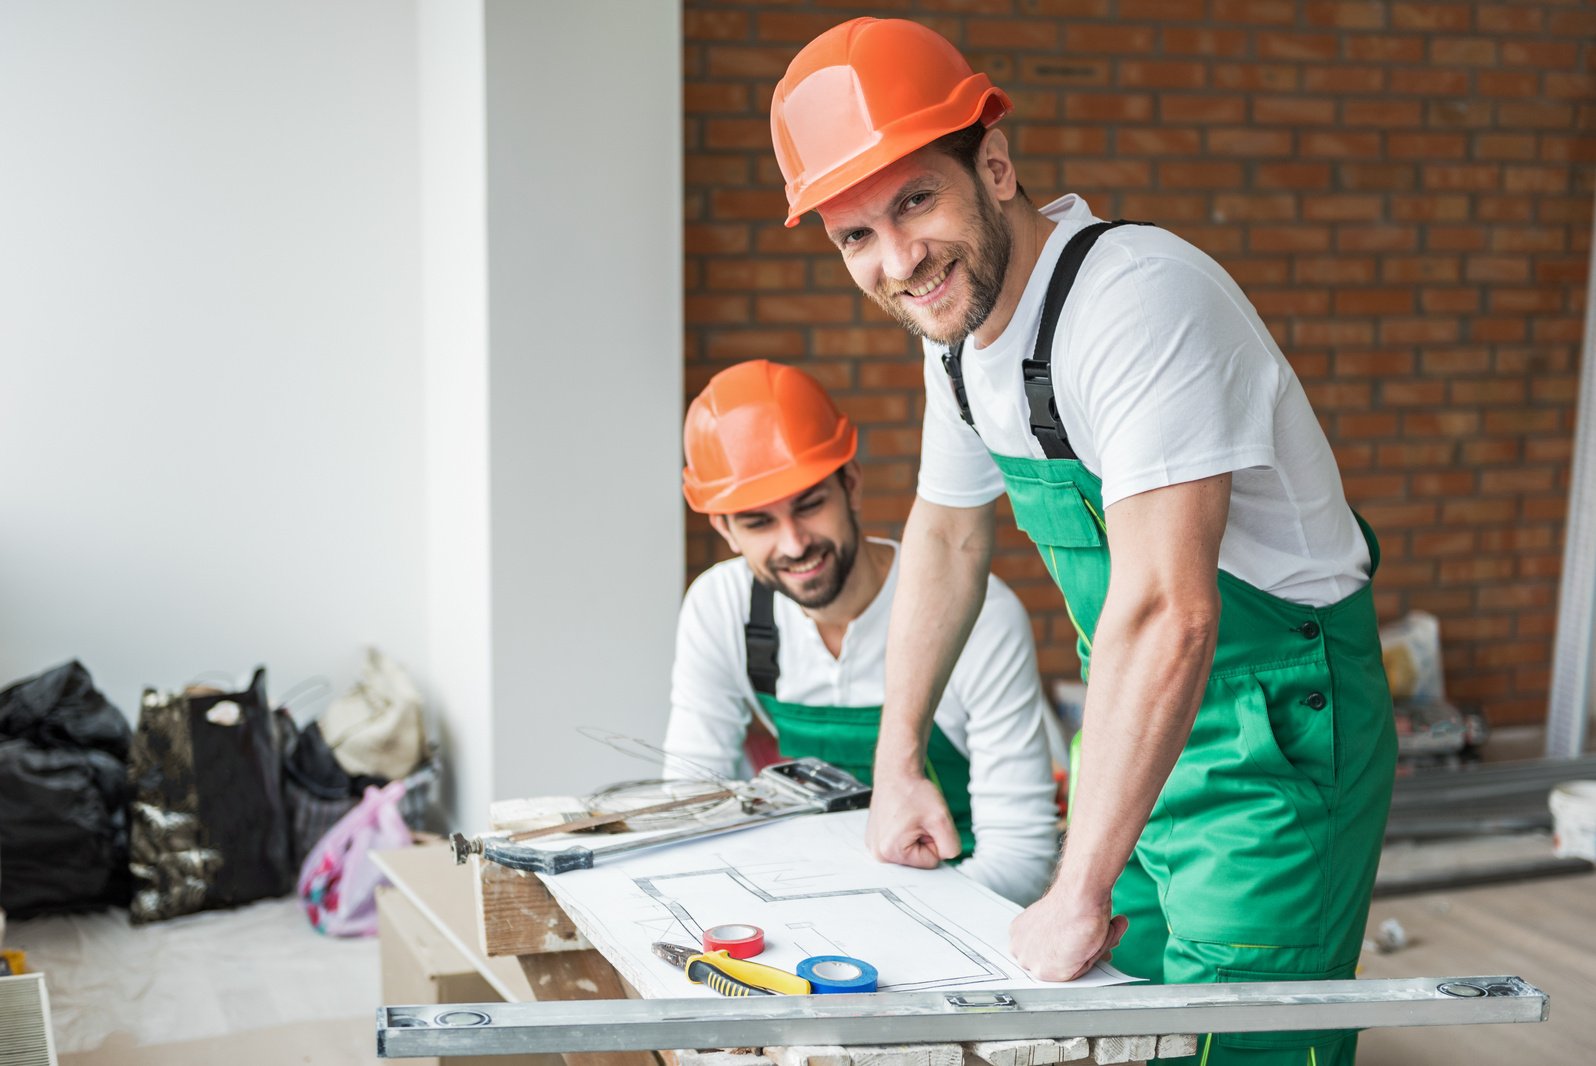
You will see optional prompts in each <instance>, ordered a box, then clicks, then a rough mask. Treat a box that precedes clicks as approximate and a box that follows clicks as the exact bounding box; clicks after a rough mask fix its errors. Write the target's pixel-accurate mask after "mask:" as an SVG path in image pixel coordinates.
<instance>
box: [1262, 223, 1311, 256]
mask: <svg viewBox="0 0 1596 1066" xmlns="http://www.w3.org/2000/svg"><path fill="white" fill-rule="evenodd" d="M1329 247H1330V228H1329V227H1328V226H1309V225H1294V226H1253V227H1252V230H1251V232H1250V238H1249V240H1248V248H1249V249H1250V250H1251V251H1254V252H1323V251H1325V250H1327V249H1328V248H1329Z"/></svg>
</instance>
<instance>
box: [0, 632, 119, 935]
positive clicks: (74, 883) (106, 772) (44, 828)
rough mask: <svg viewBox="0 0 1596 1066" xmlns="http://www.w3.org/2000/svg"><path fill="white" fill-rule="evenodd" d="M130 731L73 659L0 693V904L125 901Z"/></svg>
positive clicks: (61, 906) (62, 907) (71, 906)
mask: <svg viewBox="0 0 1596 1066" xmlns="http://www.w3.org/2000/svg"><path fill="white" fill-rule="evenodd" d="M131 739H132V730H131V729H130V728H129V727H128V723H127V719H126V718H124V717H123V715H122V712H121V711H119V710H117V709H116V707H114V706H113V705H112V704H111V702H110V701H109V700H107V699H106V698H105V697H104V696H103V695H101V694H100V692H99V691H98V690H97V689H95V687H94V682H93V680H92V679H91V678H90V677H89V672H88V670H86V669H84V667H83V665H82V664H81V663H78V662H75V661H74V662H69V663H65V664H63V665H61V666H58V667H56V668H54V669H52V670H48V671H46V672H44V673H42V674H39V675H37V676H36V677H31V678H28V679H26V680H24V681H19V682H17V683H16V684H14V685H12V686H10V687H9V688H7V689H5V690H4V691H0V910H5V911H7V912H9V913H10V914H11V916H12V917H14V918H25V917H28V916H29V915H35V914H43V913H49V912H52V911H66V910H83V909H88V908H94V907H103V906H107V905H111V904H118V905H120V904H125V903H126V902H127V899H128V885H129V881H128V873H127V861H128V825H127V803H128V798H129V795H130V790H129V788H128V783H127V762H126V760H127V753H128V746H129V743H130V742H131Z"/></svg>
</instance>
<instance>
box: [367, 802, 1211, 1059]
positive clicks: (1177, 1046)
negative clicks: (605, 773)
mask: <svg viewBox="0 0 1596 1066" xmlns="http://www.w3.org/2000/svg"><path fill="white" fill-rule="evenodd" d="M560 799H561V800H563V799H564V798H563V797H561V798H560ZM548 809H561V808H560V806H559V803H558V802H557V801H554V800H552V799H550V800H541V801H540V800H520V801H513V802H511V803H506V804H495V805H494V811H493V820H494V824H495V825H496V826H499V825H501V824H504V823H506V822H507V821H508V822H512V823H515V824H517V825H518V826H520V825H524V824H525V823H526V819H527V818H528V814H529V812H537V811H540V810H548ZM533 817H534V819H535V817H536V815H535V813H534V814H533ZM556 820H557V819H556ZM378 861H379V865H381V866H382V868H383V869H384V870H385V871H386V872H387V873H388V874H389V877H390V879H391V880H392V881H393V882H394V884H395V886H396V887H397V888H399V890H400V891H401V892H403V893H404V894H405V895H406V896H407V897H409V898H410V899H411V900H412V901H413V902H414V903H415V904H416V906H417V907H418V909H420V910H421V911H422V912H423V914H425V915H427V916H428V917H429V918H430V919H431V920H432V921H433V922H434V923H435V924H437V925H438V927H439V928H440V930H442V931H443V932H444V933H445V935H446V936H448V937H449V939H450V940H451V941H452V942H454V943H455V945H456V947H458V948H459V949H460V951H461V952H462V953H463V954H465V956H466V957H467V959H469V960H470V961H471V962H472V964H473V965H474V966H476V967H477V968H478V970H479V972H481V973H482V974H483V976H484V977H486V978H487V979H488V980H489V982H490V983H491V984H492V985H493V987H494V988H495V989H496V990H497V991H499V993H500V994H501V995H503V996H504V998H505V1000H506V1001H509V1002H524V1001H527V1000H532V999H620V998H625V997H635V996H636V993H635V992H634V991H633V990H632V988H631V986H630V985H628V984H627V983H626V981H625V980H624V978H623V977H622V976H621V975H620V974H619V973H617V972H616V970H615V968H614V967H613V966H611V965H610V963H609V962H608V961H607V960H606V959H605V958H604V957H603V956H602V955H600V954H599V952H598V951H596V950H595V949H594V948H593V946H592V944H591V943H590V942H589V941H588V940H587V939H586V937H584V936H583V935H582V932H581V931H580V930H579V929H578V928H577V926H576V925H575V924H574V923H573V922H572V919H571V918H570V917H569V916H568V915H567V914H566V913H565V911H564V910H563V909H562V908H561V907H560V905H559V904H558V903H557V902H555V900H554V898H553V897H552V896H551V895H550V894H549V892H548V890H547V889H546V888H545V887H544V886H543V883H542V882H541V881H540V880H538V878H537V877H536V876H534V875H531V874H525V873H521V872H519V871H515V870H510V869H507V868H505V867H502V866H498V865H497V864H495V863H491V862H482V861H480V860H478V859H473V861H472V864H471V865H470V866H469V867H465V866H454V865H453V860H452V858H451V856H450V854H449V849H448V847H447V846H446V845H429V846H425V847H418V848H412V849H409V850H408V851H401V852H386V853H383V854H382V855H380V856H379V859H378ZM1195 1051H1196V1038H1195V1037H1193V1036H1189V1035H1159V1034H1153V1035H1147V1036H1130V1037H1127V1036H1106V1037H1093V1038H1088V1037H1070V1038H1066V1039H1062V1040H1011V1041H982V1042H972V1043H968V1044H910V1045H871V1046H859V1047H846V1048H845V1047H838V1046H826V1047H781V1048H777V1047H767V1048H760V1049H738V1050H737V1051H736V1052H734V1053H727V1052H725V1051H722V1050H718V1049H716V1050H711V1051H707V1052H705V1051H696V1050H682V1051H674V1052H672V1051H666V1052H661V1053H660V1058H662V1059H664V1060H666V1063H667V1066H965V1064H966V1063H968V1064H969V1066H1049V1064H1052V1063H1065V1062H1076V1061H1080V1062H1092V1063H1104V1064H1107V1063H1129V1062H1141V1061H1144V1060H1146V1059H1148V1058H1151V1057H1153V1056H1154V1055H1166V1056H1169V1055H1189V1054H1192V1053H1194V1052H1195ZM565 1058H566V1060H567V1063H568V1064H570V1066H658V1062H657V1060H656V1059H655V1057H654V1056H653V1055H651V1054H647V1053H617V1054H584V1055H567V1056H565Z"/></svg>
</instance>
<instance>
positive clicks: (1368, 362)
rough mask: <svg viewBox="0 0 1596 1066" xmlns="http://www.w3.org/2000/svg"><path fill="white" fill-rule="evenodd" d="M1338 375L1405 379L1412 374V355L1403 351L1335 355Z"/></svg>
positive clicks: (1348, 352) (1339, 353) (1353, 352)
mask: <svg viewBox="0 0 1596 1066" xmlns="http://www.w3.org/2000/svg"><path fill="white" fill-rule="evenodd" d="M1335 367H1336V373H1337V374H1338V375H1346V376H1348V377H1379V378H1385V377H1406V376H1408V375H1410V374H1412V373H1413V353H1412V352H1409V351H1406V350H1404V349H1392V350H1389V351H1367V352H1360V351H1348V350H1343V351H1339V352H1337V353H1336V356H1335Z"/></svg>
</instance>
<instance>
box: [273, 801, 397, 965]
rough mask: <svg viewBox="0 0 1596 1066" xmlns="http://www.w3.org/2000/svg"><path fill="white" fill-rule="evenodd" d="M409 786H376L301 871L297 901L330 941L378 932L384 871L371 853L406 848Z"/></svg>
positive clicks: (323, 840)
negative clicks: (404, 809) (404, 806)
mask: <svg viewBox="0 0 1596 1066" xmlns="http://www.w3.org/2000/svg"><path fill="white" fill-rule="evenodd" d="M404 794H405V783H404V782H403V781H394V782H392V783H391V784H388V785H386V786H384V787H382V788H378V787H377V786H375V785H372V786H369V787H368V788H367V789H366V794H365V797H364V798H363V799H361V801H360V802H359V803H358V804H356V805H355V809H354V810H352V811H350V812H349V813H348V814H346V815H344V816H343V817H342V818H340V819H339V820H338V821H337V822H336V823H334V825H333V827H332V828H331V829H329V830H327V834H326V835H325V836H323V837H322V838H321V839H320V840H318V841H317V842H316V846H315V847H313V848H311V849H310V854H309V855H306V856H305V863H304V865H303V866H301V867H300V868H299V898H300V900H302V901H303V902H304V904H305V912H306V913H307V914H309V915H310V924H311V925H314V926H315V927H316V928H317V930H319V931H320V932H323V933H326V934H327V935H329V936H373V935H375V934H376V932H377V886H378V885H380V884H382V883H383V876H382V871H380V870H378V869H377V865H376V864H375V863H374V862H372V861H371V852H373V851H384V850H387V849H389V848H403V847H408V846H409V845H410V843H411V839H410V827H409V826H407V825H405V820H404V818H403V817H401V816H400V814H399V801H400V800H401V799H403V798H404Z"/></svg>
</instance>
